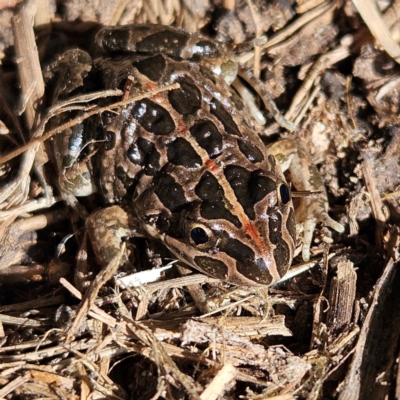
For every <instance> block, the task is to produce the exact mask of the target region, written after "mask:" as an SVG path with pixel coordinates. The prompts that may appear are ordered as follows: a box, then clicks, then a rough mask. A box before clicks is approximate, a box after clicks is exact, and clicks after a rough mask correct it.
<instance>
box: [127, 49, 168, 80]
mask: <svg viewBox="0 0 400 400" xmlns="http://www.w3.org/2000/svg"><path fill="white" fill-rule="evenodd" d="M132 65H133V66H134V67H136V68H137V69H138V70H139V72H140V73H141V74H143V75H145V76H147V77H148V78H149V79H150V80H151V81H153V82H156V81H158V80H159V79H161V77H162V75H163V73H164V69H165V66H166V62H165V58H164V57H163V56H162V55H161V54H158V55H156V56H154V57H147V58H145V59H143V60H140V61H135V62H133V64H132Z"/></svg>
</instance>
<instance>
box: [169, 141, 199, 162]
mask: <svg viewBox="0 0 400 400" xmlns="http://www.w3.org/2000/svg"><path fill="white" fill-rule="evenodd" d="M167 157H168V161H169V162H170V163H172V164H174V165H183V166H184V167H186V168H190V169H194V168H199V167H200V166H201V165H202V161H201V158H200V156H199V155H198V154H197V153H196V151H195V150H194V149H193V147H192V145H191V144H190V143H189V142H188V141H187V140H186V139H183V138H177V139H176V140H174V141H172V142H170V143H168V144H167Z"/></svg>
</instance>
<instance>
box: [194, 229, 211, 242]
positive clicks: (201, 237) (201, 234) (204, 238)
mask: <svg viewBox="0 0 400 400" xmlns="http://www.w3.org/2000/svg"><path fill="white" fill-rule="evenodd" d="M190 237H191V238H192V240H193V242H194V243H195V244H204V243H207V242H208V240H209V237H208V234H207V232H206V231H205V229H203V228H202V227H200V226H196V227H194V228H193V229H192V230H191V231H190Z"/></svg>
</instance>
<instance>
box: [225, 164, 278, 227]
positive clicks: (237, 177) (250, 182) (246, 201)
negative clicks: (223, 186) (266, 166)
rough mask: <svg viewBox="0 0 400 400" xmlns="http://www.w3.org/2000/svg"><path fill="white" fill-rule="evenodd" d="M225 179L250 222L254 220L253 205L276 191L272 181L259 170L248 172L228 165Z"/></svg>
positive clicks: (239, 167) (237, 166) (236, 166)
mask: <svg viewBox="0 0 400 400" xmlns="http://www.w3.org/2000/svg"><path fill="white" fill-rule="evenodd" d="M225 177H226V179H227V180H228V182H229V183H230V185H231V187H232V189H233V191H234V192H235V196H236V198H237V200H238V202H239V203H240V204H241V206H242V207H243V210H244V212H245V213H246V215H247V216H248V218H249V219H250V220H253V221H254V220H255V218H256V212H255V209H254V206H255V204H257V203H258V202H259V201H261V200H262V199H263V198H265V196H267V195H268V194H269V193H272V192H274V191H275V190H276V183H275V181H274V180H273V179H271V178H269V177H267V176H265V175H262V171H261V170H256V171H252V172H250V171H248V170H247V169H246V168H243V167H241V166H239V165H228V166H227V167H226V168H225Z"/></svg>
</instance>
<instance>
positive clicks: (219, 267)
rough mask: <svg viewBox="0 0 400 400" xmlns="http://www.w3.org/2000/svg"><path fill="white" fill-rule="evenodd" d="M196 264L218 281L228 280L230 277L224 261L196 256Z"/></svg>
mask: <svg viewBox="0 0 400 400" xmlns="http://www.w3.org/2000/svg"><path fill="white" fill-rule="evenodd" d="M194 262H195V264H196V265H197V266H198V267H199V269H200V270H202V271H203V272H205V273H206V274H208V275H211V276H213V277H215V278H218V279H226V277H227V276H228V268H227V266H226V265H225V263H223V262H222V261H219V260H216V259H215V258H212V257H207V256H196V257H195V258H194Z"/></svg>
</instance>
